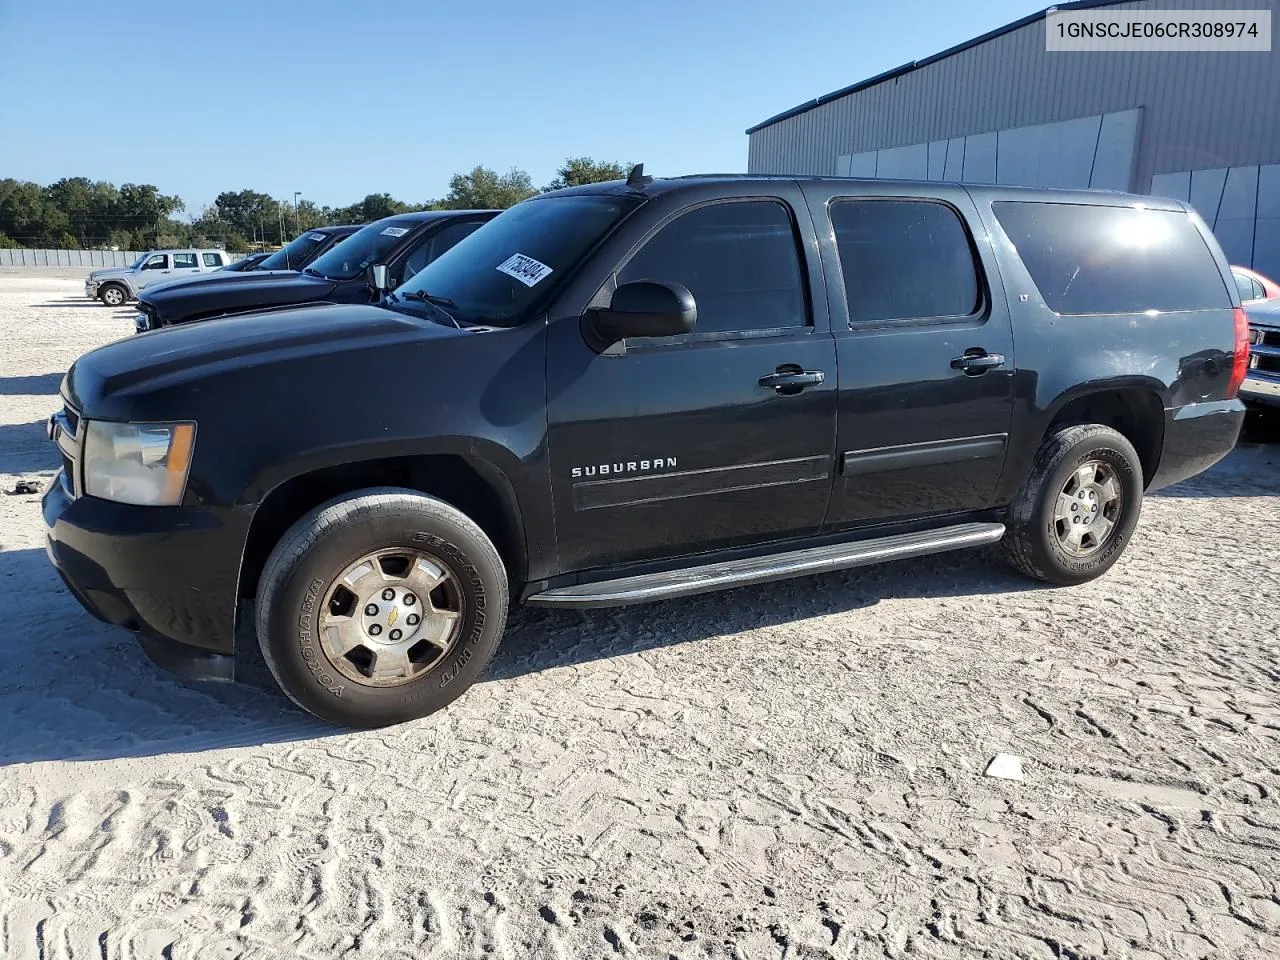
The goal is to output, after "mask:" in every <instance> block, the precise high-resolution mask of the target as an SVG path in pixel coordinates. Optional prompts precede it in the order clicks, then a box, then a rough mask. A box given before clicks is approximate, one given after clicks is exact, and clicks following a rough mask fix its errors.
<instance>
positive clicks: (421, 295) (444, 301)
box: [397, 290, 462, 330]
mask: <svg viewBox="0 0 1280 960" xmlns="http://www.w3.org/2000/svg"><path fill="white" fill-rule="evenodd" d="M397 298H398V299H400V300H421V301H422V302H423V303H429V304H431V305H432V306H433V307H435V308H436V309H437V310H439V311H440V312H441V313H443V314H444V315H445V316H446V317H448V318H449V320H450V321H451V322H452V323H453V325H454V326H455V327H457V328H458V329H459V330H461V329H462V324H460V323H459V322H458V318H457V317H455V316H454V315H453V314H452V313H450V312H449V311H448V310H446V309H444V308H445V307H453V308H454V309H455V310H456V309H457V308H458V304H457V302H456V301H453V300H450V299H449V298H448V297H437V296H434V295H433V294H430V293H427V291H425V290H410V291H409V292H408V293H401V294H398V295H397Z"/></svg>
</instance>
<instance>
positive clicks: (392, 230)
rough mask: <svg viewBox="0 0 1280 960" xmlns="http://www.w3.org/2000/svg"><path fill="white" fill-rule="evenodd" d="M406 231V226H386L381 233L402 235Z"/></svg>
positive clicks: (394, 235) (407, 230) (407, 229)
mask: <svg viewBox="0 0 1280 960" xmlns="http://www.w3.org/2000/svg"><path fill="white" fill-rule="evenodd" d="M408 232H409V228H408V227H387V229H385V230H383V231H382V235H383V236H384V237H403V236H404V235H405V234H406V233H408Z"/></svg>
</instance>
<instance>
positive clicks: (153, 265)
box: [142, 253, 169, 270]
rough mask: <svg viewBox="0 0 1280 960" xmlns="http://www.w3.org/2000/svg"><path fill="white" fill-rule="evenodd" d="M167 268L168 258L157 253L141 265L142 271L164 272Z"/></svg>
mask: <svg viewBox="0 0 1280 960" xmlns="http://www.w3.org/2000/svg"><path fill="white" fill-rule="evenodd" d="M168 266H169V257H168V256H167V255H166V254H163V253H157V254H156V255H155V256H154V257H152V258H151V259H150V260H148V261H147V262H146V263H144V264H143V265H142V269H143V270H164V269H167V268H168Z"/></svg>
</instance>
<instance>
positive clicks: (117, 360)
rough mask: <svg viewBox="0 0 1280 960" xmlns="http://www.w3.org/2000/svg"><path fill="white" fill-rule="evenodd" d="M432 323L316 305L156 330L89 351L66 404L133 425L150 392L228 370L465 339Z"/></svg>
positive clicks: (73, 372) (72, 373) (67, 385)
mask: <svg viewBox="0 0 1280 960" xmlns="http://www.w3.org/2000/svg"><path fill="white" fill-rule="evenodd" d="M466 336H471V334H469V333H467V332H465V331H462V330H458V329H456V328H454V327H446V326H443V325H441V324H437V323H433V322H432V321H430V320H425V319H418V318H416V317H412V316H408V315H406V314H402V313H396V312H395V311H393V310H386V309H383V308H381V307H375V306H366V305H358V306H353V305H346V304H342V305H340V304H316V305H314V306H307V307H300V308H297V309H292V310H280V311H273V312H270V313H261V314H243V315H240V316H234V317H223V318H220V319H217V320H209V321H207V322H205V323H193V324H190V325H186V326H179V327H170V328H166V329H163V330H153V331H151V332H149V333H144V334H140V335H138V336H134V337H129V338H127V339H124V340H117V341H116V342H114V343H110V344H108V345H107V346H105V347H99V348H98V349H97V350H93V351H90V352H89V353H86V354H85V355H84V356H82V357H81V358H80V359H79V360H77V361H76V362H75V363H74V364H72V366H71V369H70V370H68V371H67V376H66V380H65V381H64V387H63V389H64V391H65V393H66V396H67V399H68V400H70V401H71V403H72V404H73V405H74V406H75V407H76V408H77V409H78V410H79V411H80V412H81V414H82V415H84V416H89V417H99V418H102V419H106V420H128V419H131V417H132V415H133V414H132V409H133V406H134V401H136V400H137V398H139V397H141V396H142V395H143V394H145V393H146V392H147V391H150V390H153V389H159V388H168V387H174V386H178V385H181V384H187V385H189V386H186V387H184V389H195V390H198V389H200V388H199V386H198V385H194V386H190V384H194V383H195V382H196V381H199V380H201V379H203V378H205V377H207V376H211V375H214V374H217V373H219V372H221V371H224V370H228V369H238V370H244V369H245V368H249V367H256V366H260V365H262V364H267V363H273V364H274V363H282V362H287V361H289V360H290V359H297V358H303V357H307V356H316V355H320V354H332V353H346V352H349V351H354V350H361V349H365V348H369V347H375V346H386V345H396V344H402V343H408V342H420V341H423V340H431V339H450V338H456V337H466Z"/></svg>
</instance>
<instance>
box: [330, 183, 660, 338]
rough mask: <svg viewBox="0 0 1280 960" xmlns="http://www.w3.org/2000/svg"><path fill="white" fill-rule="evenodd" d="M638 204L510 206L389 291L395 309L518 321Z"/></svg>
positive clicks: (588, 200) (605, 199) (543, 200)
mask: <svg viewBox="0 0 1280 960" xmlns="http://www.w3.org/2000/svg"><path fill="white" fill-rule="evenodd" d="M642 202H643V201H642V200H640V199H639V198H636V197H630V196H606V195H585V196H567V197H538V198H535V199H532V200H525V201H524V202H523V203H518V204H516V205H515V206H514V207H511V208H510V209H509V210H505V211H503V212H502V213H501V214H499V215H498V216H496V217H494V218H493V219H492V220H490V221H489V222H488V223H486V224H485V225H484V226H482V227H480V228H479V229H478V230H476V231H475V233H473V234H471V235H470V236H468V237H466V238H464V239H463V240H461V241H460V242H459V243H457V244H456V245H454V246H453V247H452V248H451V249H450V250H448V251H447V252H446V253H444V254H443V255H441V256H440V257H438V258H437V259H435V260H433V261H432V262H431V263H428V264H427V265H426V266H425V267H423V268H422V269H421V270H420V271H418V273H416V274H414V276H413V277H412V278H411V279H409V280H408V281H407V282H406V283H405V284H404V285H403V286H402V287H400V288H399V289H398V290H396V296H397V301H396V302H397V308H398V309H405V310H413V309H416V307H415V306H414V304H413V298H414V297H413V295H415V294H416V295H417V296H418V297H419V298H421V297H426V296H429V297H431V298H432V299H433V300H434V301H436V302H438V303H440V304H444V305H445V308H446V309H447V310H448V311H449V313H450V314H451V315H453V316H454V317H455V318H457V319H460V320H461V321H465V322H467V323H472V324H493V325H495V326H510V325H513V324H516V323H519V322H520V321H521V320H522V319H523V317H524V316H525V314H526V313H527V312H528V311H529V310H531V309H532V308H533V306H534V304H535V303H538V302H539V301H540V298H541V297H542V295H543V294H544V293H546V292H547V291H548V290H550V289H552V288H553V287H554V286H555V285H556V283H557V282H558V281H559V280H560V278H561V277H563V276H565V275H566V274H568V273H569V271H571V270H572V269H573V268H574V267H575V266H576V265H577V263H578V261H580V260H581V259H582V258H583V256H584V255H586V253H587V252H588V251H589V250H591V248H592V247H594V246H595V245H596V244H597V243H598V242H599V241H600V240H601V239H603V238H604V236H605V235H606V234H607V233H608V232H609V231H610V230H612V229H613V228H614V227H615V226H616V225H617V224H618V223H620V222H621V221H622V219H623V218H624V217H626V216H627V215H628V214H629V213H631V211H633V210H634V209H636V207H637V206H639V205H640V204H641V203H642ZM351 242H352V241H351V240H347V241H344V242H343V244H342V246H340V247H338V248H337V249H338V250H341V249H342V247H345V246H346V245H347V244H349V243H351ZM321 259H324V258H323V257H322V258H321ZM318 262H319V261H317V263H318ZM446 301H447V303H446Z"/></svg>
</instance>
